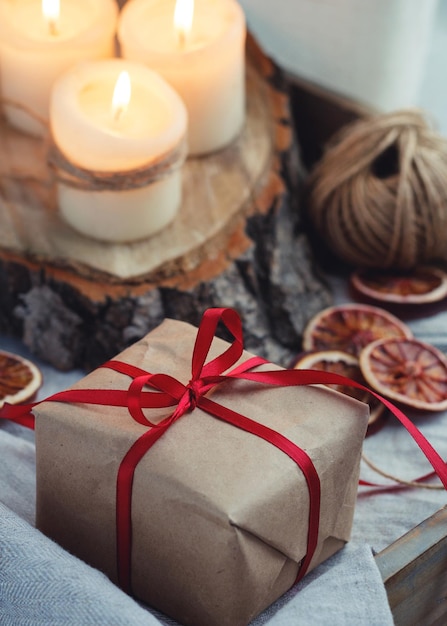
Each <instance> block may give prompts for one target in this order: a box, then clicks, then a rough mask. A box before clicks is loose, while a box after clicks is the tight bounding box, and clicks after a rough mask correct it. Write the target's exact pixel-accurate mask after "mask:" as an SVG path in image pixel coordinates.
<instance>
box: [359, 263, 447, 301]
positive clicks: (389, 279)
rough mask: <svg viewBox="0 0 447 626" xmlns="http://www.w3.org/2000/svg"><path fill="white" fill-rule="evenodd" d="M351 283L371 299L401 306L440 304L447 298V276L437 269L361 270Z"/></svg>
mask: <svg viewBox="0 0 447 626" xmlns="http://www.w3.org/2000/svg"><path fill="white" fill-rule="evenodd" d="M351 284H352V286H353V287H354V288H355V289H357V291H358V292H360V293H362V294H363V295H365V296H368V297H369V298H373V299H375V300H381V301H383V302H396V303H399V304H425V303H428V302H438V301H439V300H442V299H443V298H445V297H446V296H447V274H446V273H445V272H443V271H442V270H441V269H439V268H436V267H421V268H417V269H415V270H413V271H409V272H381V271H377V270H369V269H368V270H366V269H365V270H358V271H356V272H353V274H352V275H351Z"/></svg>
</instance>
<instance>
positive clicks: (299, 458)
mask: <svg viewBox="0 0 447 626" xmlns="http://www.w3.org/2000/svg"><path fill="white" fill-rule="evenodd" d="M219 322H222V323H223V324H224V326H225V327H226V328H227V330H229V331H230V333H231V334H232V335H233V341H232V343H231V344H230V345H229V347H228V348H226V350H225V351H224V352H223V353H222V354H220V355H218V356H217V357H216V358H214V359H212V360H211V361H210V362H208V363H206V358H207V356H208V352H209V349H210V347H211V344H212V341H213V338H214V336H215V333H216V330H217V326H218V324H219ZM242 353H243V336H242V324H241V320H240V318H239V315H238V314H237V313H236V311H234V310H233V309H227V308H216V309H208V310H207V311H205V313H204V315H203V318H202V321H201V324H200V327H199V329H198V333H197V338H196V342H195V345H194V352H193V356H192V376H191V380H190V381H189V383H188V384H187V385H184V384H183V383H181V382H180V381H178V380H176V379H175V378H173V377H172V376H168V375H166V374H150V373H148V372H145V371H144V370H142V369H140V368H138V367H135V366H133V365H129V364H127V363H122V362H119V361H116V360H112V361H108V362H107V363H105V364H104V365H103V366H102V367H107V368H110V369H113V370H115V371H116V372H118V373H121V374H124V375H127V376H129V377H131V378H132V381H131V383H130V385H129V388H128V390H127V391H121V390H103V389H78V390H75V389H73V390H67V391H62V392H60V393H56V394H54V395H53V396H51V397H49V398H47V399H46V400H44V401H46V402H48V401H51V402H70V403H73V402H81V403H89V404H99V405H106V406H120V407H127V409H128V410H129V413H130V415H131V416H132V418H133V419H134V420H135V421H137V422H138V423H140V424H142V425H143V426H145V427H148V430H146V431H145V432H144V433H143V434H142V435H141V436H140V437H139V438H138V439H137V440H136V441H135V443H134V444H133V445H132V446H131V448H130V449H129V450H128V452H127V453H126V455H125V457H124V459H123V460H122V462H121V464H120V467H119V470H118V476H117V505H116V528H117V559H118V576H119V583H120V585H121V586H122V587H123V589H124V590H126V591H129V590H130V571H131V563H130V558H131V541H132V525H131V499H132V482H133V476H134V473H135V469H136V467H137V465H138V463H139V461H140V460H141V458H142V457H143V456H144V455H145V454H146V453H147V451H148V450H149V449H150V448H151V446H152V445H154V443H155V442H156V441H157V440H158V439H159V438H160V437H161V436H162V435H163V433H164V432H166V430H167V429H168V428H170V427H171V426H172V425H173V424H174V423H175V422H176V421H177V420H178V419H180V418H181V417H182V416H184V415H185V414H186V413H187V412H191V411H193V410H194V409H195V408H196V407H199V408H200V409H202V410H203V411H206V412H207V413H209V414H211V415H213V416H214V417H217V418H218V419H221V420H223V421H226V422H228V423H230V424H233V425H234V426H236V427H238V428H241V429H242V430H245V431H247V432H250V433H252V434H254V435H256V436H258V437H261V438H262V439H264V440H266V441H268V442H269V443H271V444H272V445H274V446H276V447H277V448H279V449H280V450H282V451H283V452H284V453H285V454H287V455H288V456H289V457H290V458H292V459H293V460H294V461H295V463H296V464H297V465H298V467H299V468H300V470H301V471H302V472H303V475H304V477H305V479H306V483H307V487H308V490H309V500H310V503H309V524H308V537H307V552H306V555H305V557H304V559H303V560H302V561H301V563H300V566H299V569H298V574H297V578H296V581H298V580H300V579H301V578H302V577H303V576H304V574H305V573H306V571H307V569H308V567H309V564H310V562H311V560H312V557H313V554H314V552H315V548H316V546H317V540H318V530H319V516H320V480H319V477H318V474H317V471H316V469H315V467H314V465H313V462H312V460H311V459H310V457H309V456H308V455H307V453H306V452H305V451H304V450H302V449H301V448H300V447H299V446H297V445H296V444H294V443H293V442H291V441H290V440H289V439H287V438H286V437H284V436H283V435H281V433H278V432H276V431H275V430H273V429H270V428H268V427H266V426H264V425H262V424H259V423H258V422H256V421H254V420H252V419H250V418H248V417H245V416H243V415H241V414H240V413H237V412H236V411H233V410H231V409H229V408H227V407H224V406H221V405H219V404H217V403H216V402H214V401H213V400H211V399H210V398H208V397H206V394H207V392H208V391H209V390H210V389H212V388H213V387H215V386H216V385H218V384H220V383H222V382H224V381H229V380H234V379H243V380H250V381H252V382H257V383H260V384H264V385H265V384H267V385H274V386H281V387H289V386H296V385H312V384H339V385H347V386H351V387H356V388H358V389H362V390H364V391H368V392H369V393H371V394H372V395H373V396H375V397H376V398H377V399H379V400H380V401H381V402H382V403H383V404H384V405H385V406H386V407H387V408H388V409H389V410H390V411H391V412H392V413H393V414H394V415H395V417H397V419H398V420H399V421H400V422H401V423H402V424H403V426H404V427H405V428H406V429H407V430H408V432H409V433H410V435H411V436H412V437H413V439H414V440H415V441H416V443H417V444H418V445H419V447H420V448H421V450H422V452H423V453H424V454H425V456H426V457H427V459H428V460H429V462H430V463H431V465H432V467H433V469H434V471H435V472H436V474H437V475H438V476H439V478H440V479H441V481H442V483H443V485H444V487H445V488H446V489H447V464H446V463H445V462H444V461H443V459H442V458H441V457H440V456H439V454H438V453H437V452H436V451H435V450H434V448H433V447H432V446H431V444H430V443H429V442H428V441H427V439H426V438H425V437H424V436H423V435H422V433H421V432H420V431H419V430H418V428H417V427H416V426H415V425H414V424H413V423H412V422H411V421H410V420H409V419H408V418H407V417H406V416H405V414H404V413H402V411H400V410H399V409H398V408H397V407H395V406H394V405H393V404H392V403H391V402H389V401H388V400H386V399H385V398H383V397H382V396H380V395H379V394H377V393H375V392H374V391H372V390H371V389H368V388H367V387H365V386H363V385H361V384H360V383H357V382H356V381H353V380H351V379H349V378H346V377H345V376H340V375H338V374H333V373H330V372H323V371H317V370H294V369H292V370H273V371H271V370H269V371H257V372H253V371H252V370H253V368H255V367H257V366H259V365H262V364H265V363H267V361H266V360H265V359H262V358H260V357H253V358H250V359H248V360H247V361H245V362H244V363H242V364H241V365H239V366H237V367H234V368H233V369H232V370H230V371H227V370H228V369H229V368H230V367H232V366H234V365H235V364H236V362H237V361H238V360H239V359H240V357H241V356H242ZM224 372H227V373H226V374H224ZM145 387H151V388H153V389H155V390H156V391H145V390H144V388H145ZM36 404H40V403H33V404H29V405H21V406H17V405H15V406H12V405H8V404H5V405H4V407H3V408H2V409H1V410H0V418H1V417H4V418H6V419H11V420H13V421H15V422H18V423H20V424H23V425H25V426H29V427H33V417H32V415H30V411H31V410H32V408H33V407H34V406H36ZM163 407H165V408H167V407H175V408H174V410H173V412H172V413H171V414H170V415H168V416H167V417H165V418H164V419H162V420H161V421H160V422H158V423H154V422H151V421H150V420H149V419H148V418H147V417H146V415H145V414H144V413H143V409H148V408H163ZM296 581H295V582H296Z"/></svg>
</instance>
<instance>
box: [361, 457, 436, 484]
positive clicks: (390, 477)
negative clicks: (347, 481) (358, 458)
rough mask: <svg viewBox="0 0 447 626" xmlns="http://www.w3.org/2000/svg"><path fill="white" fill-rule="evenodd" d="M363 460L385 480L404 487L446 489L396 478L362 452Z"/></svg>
mask: <svg viewBox="0 0 447 626" xmlns="http://www.w3.org/2000/svg"><path fill="white" fill-rule="evenodd" d="M362 459H363V461H364V462H365V463H366V465H368V467H370V468H371V469H372V470H373V471H374V472H376V474H380V476H383V477H384V478H389V479H390V480H393V481H394V482H395V483H398V484H399V485H402V486H403V487H416V488H417V489H434V490H441V489H444V485H441V484H433V483H424V482H421V481H417V480H405V479H404V478H399V476H394V474H390V473H388V472H385V471H384V470H382V469H380V467H378V466H377V465H376V464H375V463H373V462H372V461H371V459H369V458H368V457H367V456H366V454H365V453H364V452H362Z"/></svg>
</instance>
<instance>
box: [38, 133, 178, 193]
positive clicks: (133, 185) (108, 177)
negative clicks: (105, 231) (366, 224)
mask: <svg viewBox="0 0 447 626" xmlns="http://www.w3.org/2000/svg"><path fill="white" fill-rule="evenodd" d="M186 152H187V150H186V141H185V140H183V141H181V142H180V143H179V144H178V145H177V146H176V147H175V148H174V149H173V150H171V151H170V152H168V153H166V154H165V155H163V156H162V157H161V158H160V159H158V160H157V161H155V162H152V163H150V164H149V165H144V166H143V167H139V168H135V169H132V170H125V171H119V172H100V171H94V170H88V169H84V168H82V167H79V166H77V165H75V164H74V163H72V162H71V161H69V160H68V159H67V158H66V157H65V155H64V154H63V153H62V152H61V151H60V150H59V148H58V147H57V146H56V144H55V143H54V141H52V142H51V143H50V144H49V149H48V154H47V160H48V164H49V166H50V168H51V169H52V171H53V175H54V179H55V181H56V182H58V183H63V184H64V185H67V186H68V187H73V188H74V189H82V190H84V191H125V190H128V189H138V188H140V187H146V186H148V185H151V184H152V183H155V182H157V181H159V180H162V179H163V178H166V177H167V176H169V175H170V174H171V173H172V172H173V171H174V170H176V169H177V168H180V167H181V166H182V165H183V163H184V161H185V158H186Z"/></svg>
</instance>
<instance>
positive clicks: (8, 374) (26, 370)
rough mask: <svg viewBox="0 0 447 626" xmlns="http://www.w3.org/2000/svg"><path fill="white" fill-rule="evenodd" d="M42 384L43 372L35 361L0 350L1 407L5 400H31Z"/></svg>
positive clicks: (12, 401)
mask: <svg viewBox="0 0 447 626" xmlns="http://www.w3.org/2000/svg"><path fill="white" fill-rule="evenodd" d="M41 385H42V374H41V372H40V370H39V368H38V367H36V365H34V363H31V361H28V359H24V358H23V357H21V356H19V355H17V354H11V353H10V352H4V351H3V350H0V408H1V407H2V406H3V404H4V403H5V402H9V403H10V404H19V403H20V402H27V401H29V400H31V399H32V398H33V397H34V396H35V394H36V393H37V391H38V389H39V388H40V386H41Z"/></svg>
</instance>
